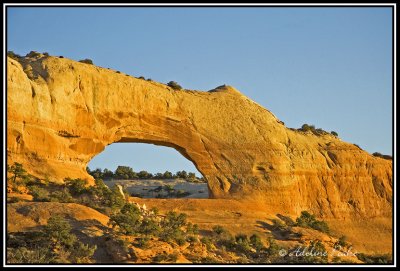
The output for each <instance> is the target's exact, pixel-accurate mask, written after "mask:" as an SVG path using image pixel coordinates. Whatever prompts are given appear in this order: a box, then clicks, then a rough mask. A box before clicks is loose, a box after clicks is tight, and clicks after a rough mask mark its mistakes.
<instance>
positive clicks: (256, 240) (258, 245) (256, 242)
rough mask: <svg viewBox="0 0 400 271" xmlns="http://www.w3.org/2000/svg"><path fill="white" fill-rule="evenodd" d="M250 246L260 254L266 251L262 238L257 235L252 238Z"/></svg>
mask: <svg viewBox="0 0 400 271" xmlns="http://www.w3.org/2000/svg"><path fill="white" fill-rule="evenodd" d="M250 245H251V246H252V247H253V248H254V249H255V250H256V251H258V252H259V251H261V250H263V249H264V244H263V243H262V241H261V238H260V236H258V235H257V234H253V235H252V236H250Z"/></svg>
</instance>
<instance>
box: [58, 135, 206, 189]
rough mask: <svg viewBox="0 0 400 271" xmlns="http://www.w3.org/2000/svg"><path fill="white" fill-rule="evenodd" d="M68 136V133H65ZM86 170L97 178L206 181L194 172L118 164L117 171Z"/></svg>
mask: <svg viewBox="0 0 400 271" xmlns="http://www.w3.org/2000/svg"><path fill="white" fill-rule="evenodd" d="M64 136H67V135H64ZM86 171H87V172H88V173H89V174H90V175H92V176H93V177H94V178H95V179H124V180H127V179H152V178H155V179H172V178H175V177H176V178H183V179H186V180H188V181H195V182H205V180H204V178H197V177H196V174H195V173H193V172H189V173H187V172H186V171H184V170H182V171H178V172H177V174H176V175H173V174H172V173H171V172H170V171H165V172H164V173H156V174H154V175H153V174H152V173H149V172H147V171H145V170H141V171H140V172H135V171H133V169H132V168H131V167H128V166H118V167H117V169H116V170H115V172H112V171H111V170H108V169H104V170H103V171H102V169H101V168H96V169H95V170H91V169H90V168H88V167H87V168H86Z"/></svg>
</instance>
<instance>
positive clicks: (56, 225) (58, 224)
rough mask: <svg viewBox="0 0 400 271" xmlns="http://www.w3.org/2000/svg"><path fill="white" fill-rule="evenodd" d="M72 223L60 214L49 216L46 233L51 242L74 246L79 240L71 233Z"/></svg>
mask: <svg viewBox="0 0 400 271" xmlns="http://www.w3.org/2000/svg"><path fill="white" fill-rule="evenodd" d="M71 229H72V227H71V225H70V224H69V222H68V221H67V220H65V219H64V218H63V217H62V216H60V215H54V216H52V217H50V218H49V220H48V221H47V225H46V226H45V227H44V233H45V235H46V236H48V237H49V239H50V240H51V243H52V244H53V245H54V246H56V247H59V246H65V247H68V248H72V246H73V244H74V243H75V242H76V241H77V238H76V236H75V235H73V234H71Z"/></svg>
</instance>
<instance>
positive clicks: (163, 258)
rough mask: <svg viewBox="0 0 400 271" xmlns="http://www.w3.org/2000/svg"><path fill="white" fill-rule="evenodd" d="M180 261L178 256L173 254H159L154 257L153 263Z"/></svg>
mask: <svg viewBox="0 0 400 271" xmlns="http://www.w3.org/2000/svg"><path fill="white" fill-rule="evenodd" d="M177 259H178V254H176V253H173V254H158V255H156V256H154V258H153V262H155V263H159V262H176V260H177Z"/></svg>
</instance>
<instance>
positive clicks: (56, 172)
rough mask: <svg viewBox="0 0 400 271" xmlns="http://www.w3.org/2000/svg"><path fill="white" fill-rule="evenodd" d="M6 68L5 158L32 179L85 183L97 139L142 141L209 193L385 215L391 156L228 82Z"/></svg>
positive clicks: (50, 67)
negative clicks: (293, 122) (309, 129)
mask: <svg viewBox="0 0 400 271" xmlns="http://www.w3.org/2000/svg"><path fill="white" fill-rule="evenodd" d="M7 69H8V70H7V91H8V92H7V125H8V127H7V158H8V163H9V164H11V163H12V162H20V163H23V164H24V166H25V167H26V168H27V169H28V171H29V172H30V173H32V174H34V175H36V176H39V177H42V178H46V177H47V178H49V179H51V180H56V181H62V180H63V178H64V177H67V176H68V177H73V178H75V177H83V178H87V179H90V180H91V177H90V176H89V175H88V174H87V172H86V171H85V168H86V165H87V164H88V162H89V161H90V160H91V159H92V158H93V157H94V156H95V155H96V154H98V153H100V152H101V151H102V150H104V148H105V146H107V145H109V144H112V143H114V142H144V143H151V144H156V145H163V146H169V147H173V148H175V149H177V150H178V151H179V152H180V153H181V154H182V155H184V156H185V157H186V158H188V159H189V160H191V161H192V162H193V163H194V164H195V165H196V167H197V169H198V170H199V171H200V172H201V173H202V174H203V175H204V177H205V178H206V179H207V181H208V185H209V190H210V194H211V195H212V197H214V198H238V199H243V200H249V201H250V200H254V201H257V203H258V204H260V205H264V206H265V205H268V206H270V207H271V208H275V209H276V210H281V211H283V212H287V213H296V214H298V213H299V212H300V211H301V210H311V211H313V212H314V213H316V214H319V215H321V216H327V217H335V218H341V217H349V216H354V215H360V216H368V217H372V216H391V212H392V162H391V161H388V160H384V159H381V158H377V157H374V156H372V155H370V154H369V153H367V152H365V151H363V150H361V149H359V148H358V147H356V146H354V145H353V144H350V143H346V142H343V141H341V140H340V139H338V138H336V137H334V136H332V135H325V136H315V135H313V134H312V133H302V132H298V131H293V130H291V129H289V128H287V127H285V125H284V124H283V123H282V122H281V121H279V120H278V119H277V118H276V117H275V116H274V115H273V114H272V113H271V112H269V111H268V110H266V109H265V108H263V107H261V106H260V105H258V104H257V103H255V102H253V101H251V100H250V99H248V98H247V97H245V96H244V95H242V94H241V93H240V92H239V91H237V90H236V89H234V88H233V87H230V86H223V87H219V88H216V89H214V90H212V91H209V92H202V91H189V90H173V89H171V88H170V87H168V86H166V85H164V84H161V83H157V82H153V81H146V80H142V79H137V78H134V77H131V76H128V75H125V74H122V73H117V72H115V71H113V70H109V69H105V68H100V67H96V66H93V65H89V64H84V63H79V62H76V61H72V60H69V59H65V58H64V59H60V58H56V57H45V56H37V57H34V58H24V59H21V60H20V61H19V62H17V61H15V60H13V59H10V58H8V65H7ZM138 155H140V154H138Z"/></svg>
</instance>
